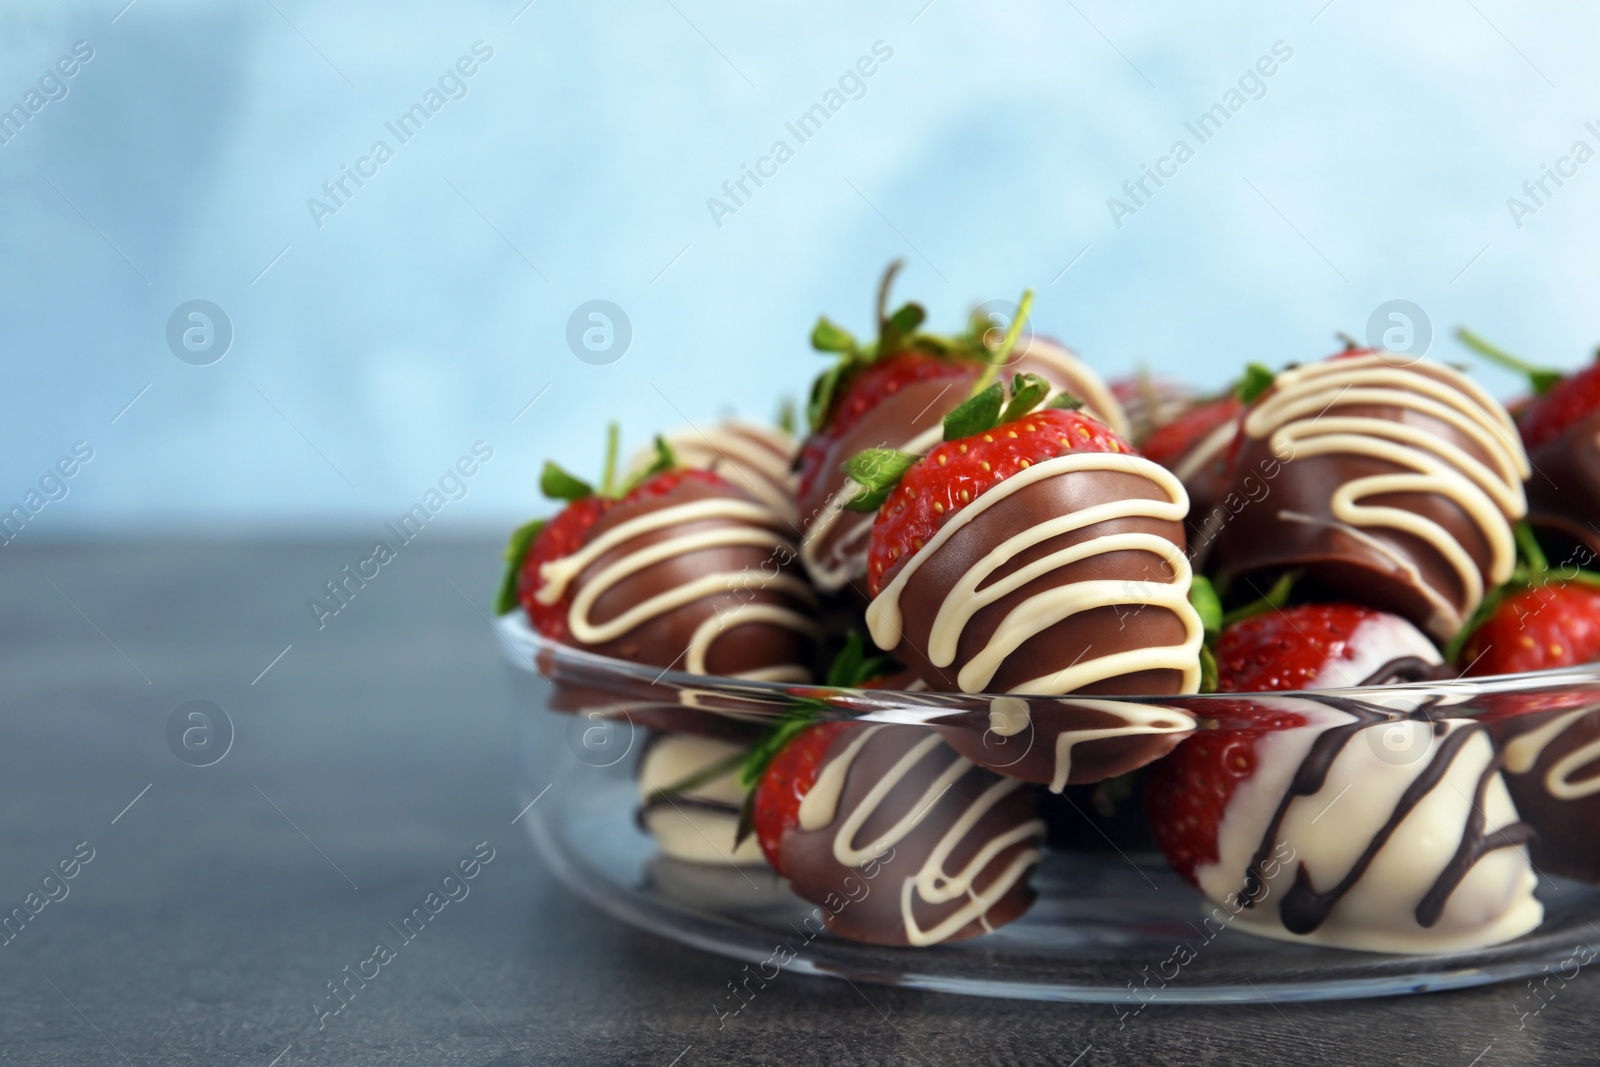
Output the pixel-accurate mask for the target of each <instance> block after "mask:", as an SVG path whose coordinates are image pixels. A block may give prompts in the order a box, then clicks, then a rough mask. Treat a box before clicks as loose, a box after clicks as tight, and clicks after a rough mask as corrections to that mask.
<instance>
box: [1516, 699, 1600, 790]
mask: <svg viewBox="0 0 1600 1067" xmlns="http://www.w3.org/2000/svg"><path fill="white" fill-rule="evenodd" d="M1594 713H1595V709H1594V708H1579V709H1578V710H1576V711H1569V712H1567V713H1566V714H1565V715H1557V716H1555V717H1554V718H1552V719H1551V720H1550V721H1549V722H1547V723H1545V724H1544V725H1543V726H1540V727H1538V728H1537V729H1533V730H1529V731H1528V732H1527V733H1525V734H1519V735H1518V736H1516V737H1513V738H1512V739H1511V740H1510V741H1508V742H1506V746H1505V768H1506V773H1507V774H1527V773H1528V772H1529V771H1531V770H1533V768H1534V765H1535V764H1536V763H1538V762H1539V757H1540V756H1543V755H1544V751H1545V749H1547V748H1549V747H1550V746H1551V745H1552V744H1553V743H1554V742H1555V740H1556V739H1557V738H1558V737H1560V736H1561V735H1562V734H1564V733H1566V732H1567V731H1568V730H1569V729H1571V728H1572V727H1574V726H1576V725H1577V724H1578V723H1579V722H1580V721H1581V720H1582V719H1584V718H1585V717H1586V716H1589V715H1592V714H1594ZM1591 764H1600V738H1596V739H1595V740H1593V741H1590V742H1589V743H1588V744H1587V745H1581V746H1579V747H1578V748H1575V749H1573V750H1572V751H1571V752H1569V753H1567V754H1566V755H1565V756H1562V757H1561V758H1560V759H1558V760H1556V761H1555V762H1554V763H1552V764H1551V765H1550V768H1549V769H1548V770H1546V771H1545V775H1544V787H1545V789H1546V790H1547V791H1548V792H1549V793H1550V795H1551V796H1553V797H1557V798H1558V799H1561V800H1581V799H1583V798H1584V797H1592V796H1594V795H1595V794H1597V793H1600V766H1594V767H1590V770H1591V774H1590V776H1589V777H1588V778H1585V779H1583V780H1582V781H1573V776H1574V775H1575V774H1576V773H1577V772H1578V771H1580V770H1582V769H1583V768H1584V767H1589V766H1590V765H1591Z"/></svg>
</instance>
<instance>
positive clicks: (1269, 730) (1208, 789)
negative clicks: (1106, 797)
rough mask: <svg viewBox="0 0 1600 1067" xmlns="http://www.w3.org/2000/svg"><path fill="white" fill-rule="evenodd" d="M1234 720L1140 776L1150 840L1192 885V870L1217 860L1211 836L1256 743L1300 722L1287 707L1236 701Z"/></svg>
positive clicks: (1252, 767) (1245, 774) (1251, 761)
mask: <svg viewBox="0 0 1600 1067" xmlns="http://www.w3.org/2000/svg"><path fill="white" fill-rule="evenodd" d="M1218 710H1232V711H1234V712H1236V713H1237V721H1232V722H1230V723H1228V724H1227V725H1225V726H1223V727H1222V728H1220V729H1215V730H1208V731H1206V732H1204V733H1199V734H1196V735H1194V736H1193V737H1191V738H1189V739H1188V740H1186V741H1184V742H1183V743H1182V744H1180V745H1178V746H1177V747H1176V748H1175V749H1173V750H1172V752H1171V754H1170V755H1168V756H1167V757H1166V758H1165V759H1163V760H1161V761H1159V762H1158V763H1156V764H1155V766H1154V767H1153V768H1152V769H1151V772H1150V775H1149V777H1148V778H1147V779H1146V780H1145V785H1144V799H1145V809H1146V811H1147V812H1148V813H1149V816H1150V826H1151V828H1152V829H1153V830H1154V831H1155V834H1156V840H1157V841H1158V842H1159V843H1160V845H1161V851H1162V853H1163V854H1164V855H1165V856H1166V857H1167V862H1168V863H1170V864H1171V865H1172V869H1173V870H1175V871H1177V872H1178V873H1179V874H1181V875H1183V877H1184V880H1185V881H1187V882H1189V883H1191V884H1194V885H1198V884H1199V880H1198V878H1197V877H1196V869H1197V868H1199V867H1200V866H1202V865H1205V864H1212V863H1216V862H1217V860H1218V846H1217V834H1218V829H1219V827H1220V826H1221V823H1222V817H1223V815H1224V814H1225V813H1226V812H1227V809H1228V804H1229V802H1230V801H1232V799H1233V794H1234V791H1235V790H1236V789H1238V788H1239V786H1240V785H1242V784H1243V783H1244V782H1246V781H1248V780H1250V778H1252V777H1253V776H1254V775H1255V773H1256V767H1257V763H1258V757H1257V754H1256V746H1257V745H1258V744H1259V743H1260V741H1261V739H1262V738H1264V737H1267V736H1268V735H1270V734H1273V733H1276V732H1277V731H1279V730H1287V729H1290V728H1292V727H1297V726H1304V725H1305V722H1306V720H1305V717H1304V716H1303V715H1300V714H1298V713H1296V712H1293V711H1276V710H1274V709H1272V708H1269V707H1265V706H1262V707H1257V706H1255V705H1250V704H1244V703H1238V704H1233V705H1225V706H1221V707H1219V708H1218Z"/></svg>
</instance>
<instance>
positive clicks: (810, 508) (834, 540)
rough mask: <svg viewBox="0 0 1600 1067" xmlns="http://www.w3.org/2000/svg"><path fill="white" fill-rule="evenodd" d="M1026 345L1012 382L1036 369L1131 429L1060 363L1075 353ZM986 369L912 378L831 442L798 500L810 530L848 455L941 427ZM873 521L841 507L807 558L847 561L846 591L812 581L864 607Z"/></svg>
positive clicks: (1006, 370)
mask: <svg viewBox="0 0 1600 1067" xmlns="http://www.w3.org/2000/svg"><path fill="white" fill-rule="evenodd" d="M1027 345H1028V347H1027V348H1025V349H1024V351H1023V353H1022V354H1021V355H1020V356H1016V357H1014V358H1013V359H1012V360H1011V361H1010V362H1009V363H1007V364H1006V365H1005V366H1004V367H1003V368H1002V371H1001V377H1003V378H1005V379H1006V380H1009V379H1010V376H1011V375H1014V374H1037V375H1039V376H1040V377H1042V378H1044V379H1045V380H1046V381H1048V382H1049V383H1050V384H1051V385H1053V386H1054V387H1055V388H1057V389H1059V390H1061V391H1062V392H1064V393H1069V394H1071V395H1073V396H1075V397H1078V398H1079V399H1080V400H1082V399H1085V398H1086V397H1096V396H1098V397H1099V398H1100V399H1099V405H1098V406H1099V407H1105V408H1108V409H1109V410H1106V411H1099V410H1097V406H1096V405H1095V404H1094V403H1089V404H1088V405H1087V406H1086V408H1085V410H1087V411H1088V412H1089V413H1090V414H1093V415H1095V416H1096V417H1099V418H1101V419H1102V421H1105V422H1106V423H1107V424H1108V425H1110V426H1111V427H1112V429H1114V430H1117V431H1118V432H1121V430H1122V429H1123V428H1124V427H1125V426H1126V418H1125V416H1124V415H1123V412H1122V409H1121V405H1120V404H1119V403H1118V401H1117V400H1116V398H1115V397H1114V396H1113V395H1112V394H1111V393H1110V391H1109V390H1108V389H1107V388H1106V387H1105V386H1104V385H1103V384H1102V383H1101V382H1100V380H1099V378H1098V377H1096V376H1095V375H1094V372H1093V371H1091V370H1089V368H1088V367H1087V366H1083V365H1082V364H1077V365H1076V366H1073V365H1071V364H1067V363H1064V362H1059V361H1058V360H1059V357H1060V356H1062V355H1065V356H1067V357H1068V358H1069V359H1072V360H1074V361H1076V357H1074V356H1072V355H1071V353H1070V352H1068V350H1067V349H1065V348H1063V347H1062V346H1061V345H1059V344H1058V343H1056V342H1055V341H1051V340H1048V339H1046V338H1042V337H1036V338H1029V339H1028V340H1027ZM982 372H983V367H982V366H981V365H979V364H977V363H972V364H970V366H968V367H965V368H963V369H962V370H961V372H960V373H955V374H951V375H947V376H943V377H939V378H933V379H929V380H927V381H921V382H911V383H909V384H907V385H904V386H902V387H901V388H900V389H899V390H897V391H896V392H895V393H894V394H892V395H890V396H887V397H885V398H884V399H883V400H881V401H879V402H878V404H877V405H876V406H874V407H873V408H872V410H870V411H868V412H867V413H866V414H865V415H864V416H862V418H861V421H860V422H858V423H856V425H855V426H853V427H852V428H851V429H850V430H849V431H848V432H847V433H845V434H843V435H842V436H841V437H840V438H839V439H838V440H837V441H835V442H833V443H832V444H831V446H830V447H829V448H828V450H827V452H826V454H825V456H824V458H823V460H822V462H821V464H820V473H819V474H818V475H816V476H815V477H813V478H811V479H808V480H807V481H805V482H803V483H802V485H801V491H800V495H799V498H798V507H799V513H800V520H801V526H802V527H803V528H805V529H806V530H810V528H811V527H812V525H813V524H814V523H816V522H817V520H818V518H819V517H820V516H822V515H823V513H824V510H825V508H826V506H827V504H828V501H829V500H830V499H832V498H833V497H834V495H835V494H837V493H838V492H840V491H841V490H842V489H844V488H845V485H846V483H847V481H848V479H847V478H846V477H845V475H844V471H843V470H842V469H841V467H842V466H843V464H844V463H845V462H846V461H847V460H849V459H850V458H851V457H852V456H854V455H856V453H858V452H862V451H864V450H866V449H869V448H897V449H904V448H905V447H906V446H907V445H909V444H911V443H912V442H913V441H914V440H915V439H916V438H917V437H918V436H919V435H922V434H925V433H927V432H928V431H930V430H934V429H936V428H937V427H938V426H939V425H940V424H941V423H942V422H943V421H944V417H945V416H946V415H948V414H949V413H950V412H951V411H953V410H954V409H955V408H956V407H957V406H959V405H960V404H961V403H962V402H964V401H965V400H966V399H967V398H968V396H969V394H970V393H971V391H972V386H973V383H975V382H976V381H977V379H978V376H979V375H980V374H981V373H982ZM924 451H925V449H924ZM871 526H872V516H871V515H870V514H862V513H859V512H853V511H846V512H842V513H840V514H839V515H838V517H837V518H836V519H834V520H832V522H831V524H830V525H829V526H828V528H827V530H826V532H825V533H824V534H822V535H821V537H820V538H819V539H818V543H817V545H816V546H815V547H814V548H812V549H810V550H809V552H808V555H812V556H815V557H817V558H820V559H822V560H824V561H830V560H836V561H840V562H841V563H842V562H844V561H848V566H847V568H846V569H847V571H848V574H849V580H848V583H847V584H846V585H845V586H844V588H843V589H833V588H830V583H829V582H828V581H827V580H826V579H825V577H824V576H823V575H822V574H821V573H820V572H819V571H817V570H815V569H814V570H813V578H814V579H816V581H817V584H818V587H819V588H822V589H824V590H826V591H829V592H840V593H842V594H843V595H845V596H847V597H849V598H850V599H852V600H854V601H855V602H856V603H857V604H859V605H865V604H866V602H867V600H868V599H870V597H869V595H868V593H867V583H866V581H865V578H866V573H867V545H868V539H869V532H870V529H871Z"/></svg>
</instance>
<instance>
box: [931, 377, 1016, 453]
mask: <svg viewBox="0 0 1600 1067" xmlns="http://www.w3.org/2000/svg"><path fill="white" fill-rule="evenodd" d="M1005 398H1006V389H1005V386H1004V385H1001V384H1000V383H999V382H995V383H994V384H993V385H991V386H989V387H988V388H987V389H985V390H983V392H981V393H979V394H977V395H976V396H974V397H972V398H970V399H968V400H966V401H964V402H963V403H962V404H961V405H960V406H959V407H957V408H956V409H955V410H954V411H952V412H950V414H948V415H946V416H945V417H944V439H945V440H946V441H959V440H960V439H961V438H963V437H971V436H972V435H973V434H979V433H983V432H984V431H985V430H992V429H994V428H995V427H996V426H998V425H1000V407H1001V405H1002V404H1004V403H1005Z"/></svg>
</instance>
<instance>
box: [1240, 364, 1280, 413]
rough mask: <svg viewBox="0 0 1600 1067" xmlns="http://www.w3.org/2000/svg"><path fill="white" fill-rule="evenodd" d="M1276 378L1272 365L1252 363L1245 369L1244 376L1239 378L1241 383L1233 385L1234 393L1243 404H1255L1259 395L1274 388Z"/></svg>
mask: <svg viewBox="0 0 1600 1067" xmlns="http://www.w3.org/2000/svg"><path fill="white" fill-rule="evenodd" d="M1276 378H1277V375H1276V374H1274V373H1273V372H1272V369H1271V368H1270V367H1267V366H1265V365H1263V364H1260V363H1252V364H1250V365H1249V366H1248V367H1246V368H1245V369H1244V377H1243V378H1240V379H1239V384H1238V385H1236V386H1234V387H1233V395H1234V396H1236V397H1238V398H1239V402H1240V403H1242V404H1253V403H1255V402H1256V398H1257V397H1259V396H1260V395H1261V394H1262V393H1264V392H1266V391H1267V390H1268V389H1271V388H1272V383H1273V381H1274V379H1276Z"/></svg>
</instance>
